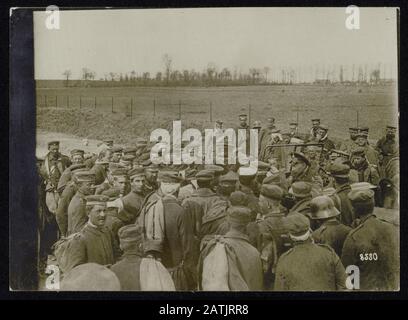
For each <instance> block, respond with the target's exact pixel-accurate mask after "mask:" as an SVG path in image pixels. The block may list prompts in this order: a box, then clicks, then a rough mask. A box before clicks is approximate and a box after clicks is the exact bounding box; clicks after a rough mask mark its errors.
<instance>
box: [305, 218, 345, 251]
mask: <svg viewBox="0 0 408 320" xmlns="http://www.w3.org/2000/svg"><path fill="white" fill-rule="evenodd" d="M350 231H351V228H350V227H348V226H345V225H344V224H342V223H341V222H340V221H338V220H336V219H331V220H328V221H325V222H324V223H323V224H322V225H321V226H320V227H319V228H318V229H316V230H315V231H314V232H313V235H312V236H313V239H314V240H315V242H316V243H322V244H327V245H328V246H330V247H332V248H333V249H334V251H335V252H336V254H337V255H338V256H339V257H341V250H342V249H343V244H344V240H346V237H347V235H348V234H349V232H350Z"/></svg>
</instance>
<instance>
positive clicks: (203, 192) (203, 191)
mask: <svg viewBox="0 0 408 320" xmlns="http://www.w3.org/2000/svg"><path fill="white" fill-rule="evenodd" d="M192 195H193V196H199V197H209V196H215V195H216V194H215V193H214V192H213V191H212V190H211V189H209V188H198V189H197V190H194V192H193V194H192Z"/></svg>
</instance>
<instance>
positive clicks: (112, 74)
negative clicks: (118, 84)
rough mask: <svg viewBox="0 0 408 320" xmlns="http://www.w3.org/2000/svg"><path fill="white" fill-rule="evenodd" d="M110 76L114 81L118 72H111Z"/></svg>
mask: <svg viewBox="0 0 408 320" xmlns="http://www.w3.org/2000/svg"><path fill="white" fill-rule="evenodd" d="M109 76H110V79H111V81H114V80H115V78H116V73H115V72H109Z"/></svg>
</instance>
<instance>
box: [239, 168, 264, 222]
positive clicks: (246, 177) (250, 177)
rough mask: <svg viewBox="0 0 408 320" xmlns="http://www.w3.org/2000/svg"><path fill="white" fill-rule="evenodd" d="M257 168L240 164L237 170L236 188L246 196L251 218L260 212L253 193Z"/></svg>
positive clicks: (256, 198)
mask: <svg viewBox="0 0 408 320" xmlns="http://www.w3.org/2000/svg"><path fill="white" fill-rule="evenodd" d="M257 171H258V170H257V168H254V167H249V166H241V167H240V168H239V170H238V181H239V183H238V190H239V191H241V192H243V193H245V194H246V195H247V197H248V208H249V209H251V212H252V215H253V220H255V218H256V215H257V214H258V213H259V212H260V208H259V201H258V197H257V196H256V195H255V192H254V191H255V188H254V187H255V176H256V173H257Z"/></svg>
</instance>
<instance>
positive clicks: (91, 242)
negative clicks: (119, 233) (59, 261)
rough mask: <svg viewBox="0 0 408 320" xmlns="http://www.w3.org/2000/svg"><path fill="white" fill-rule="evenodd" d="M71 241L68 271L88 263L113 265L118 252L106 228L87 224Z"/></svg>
mask: <svg viewBox="0 0 408 320" xmlns="http://www.w3.org/2000/svg"><path fill="white" fill-rule="evenodd" d="M71 241H72V244H71V248H70V250H69V259H68V261H69V267H68V270H70V269H72V268H73V267H75V266H77V265H80V264H84V263H88V262H94V263H98V264H101V265H111V264H113V263H115V255H116V254H117V252H118V251H117V248H115V246H114V243H113V238H112V234H111V232H110V231H109V230H108V229H107V228H106V227H102V228H97V227H95V226H93V225H91V224H90V223H88V224H86V226H85V227H84V228H83V229H82V230H81V231H80V232H79V233H78V234H77V235H75V236H74V238H73V239H72V240H71Z"/></svg>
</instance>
